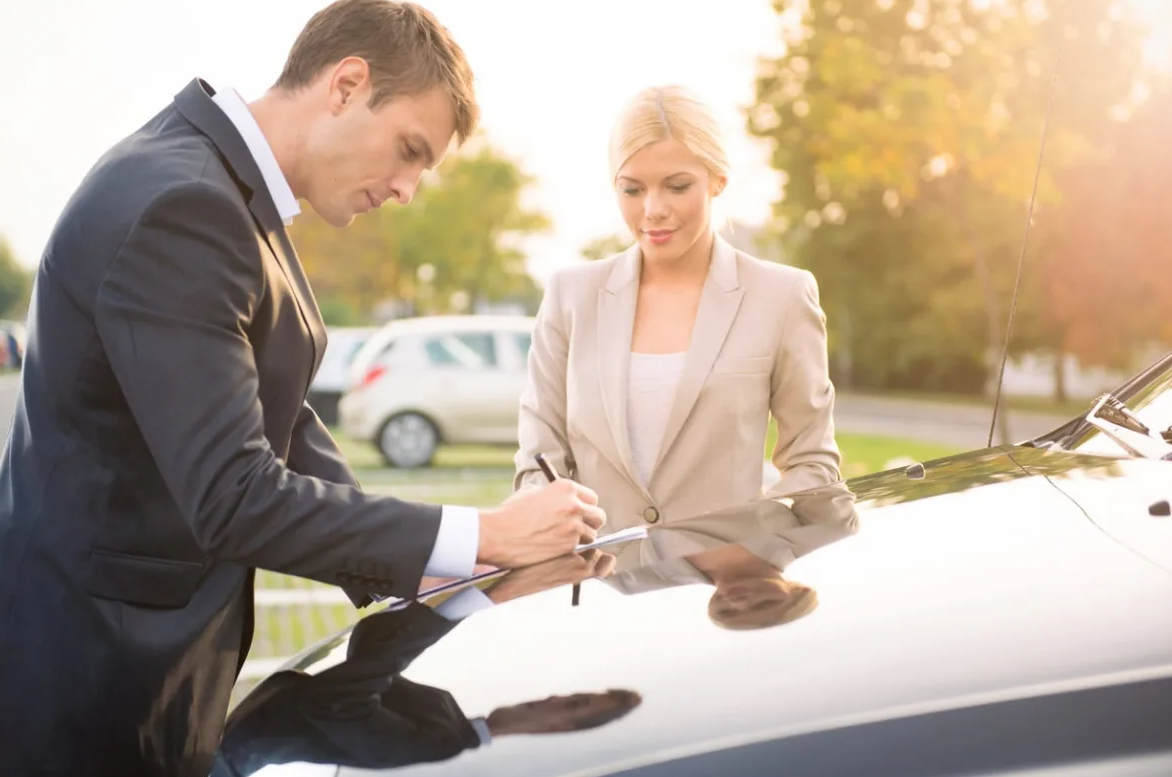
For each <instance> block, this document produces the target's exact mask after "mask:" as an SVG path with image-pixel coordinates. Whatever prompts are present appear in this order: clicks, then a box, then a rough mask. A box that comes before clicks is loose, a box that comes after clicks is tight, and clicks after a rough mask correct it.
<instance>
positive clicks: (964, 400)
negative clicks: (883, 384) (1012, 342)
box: [844, 391, 1092, 418]
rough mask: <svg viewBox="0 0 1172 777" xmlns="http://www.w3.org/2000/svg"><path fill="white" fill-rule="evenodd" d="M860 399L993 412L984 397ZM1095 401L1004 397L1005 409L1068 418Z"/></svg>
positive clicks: (888, 394) (918, 394)
mask: <svg viewBox="0 0 1172 777" xmlns="http://www.w3.org/2000/svg"><path fill="white" fill-rule="evenodd" d="M844 393H845V392H844ZM859 396H875V397H879V398H882V399H910V400H913V401H916V402H941V403H944V404H948V405H965V406H969V407H982V408H987V409H989V410H992V408H993V399H992V398H991V397H984V396H982V395H980V394H945V393H936V392H928V391H885V392H883V393H882V394H868V393H866V392H862V393H860V394H859ZM1091 402H1092V400H1091V399H1068V400H1066V401H1065V402H1058V401H1055V400H1053V399H1050V398H1048V397H1026V396H1002V397H1001V403H1002V407H1003V408H1009V409H1010V410H1011V411H1012V410H1019V411H1021V412H1026V413H1047V414H1050V415H1058V416H1063V417H1068V418H1073V417H1074V416H1078V415H1082V414H1083V413H1085V412H1086V411H1087V409H1088V408H1089V407H1090V403H1091Z"/></svg>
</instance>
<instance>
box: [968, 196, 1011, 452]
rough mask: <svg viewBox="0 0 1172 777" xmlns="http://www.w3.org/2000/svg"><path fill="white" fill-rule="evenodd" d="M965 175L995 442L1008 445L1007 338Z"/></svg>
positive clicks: (969, 230)
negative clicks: (1000, 397)
mask: <svg viewBox="0 0 1172 777" xmlns="http://www.w3.org/2000/svg"><path fill="white" fill-rule="evenodd" d="M964 178H965V176H964V175H963V173H961V174H958V176H957V179H958V180H957V183H958V186H957V187H956V192H957V198H956V199H957V206H958V207H957V211H958V213H959V214H960V221H961V226H962V228H963V229H964V233H965V236H966V238H967V239H968V244H969V250H970V251H971V252H972V256H973V269H974V270H975V271H976V273H977V280H978V282H980V284H981V292H982V295H983V296H984V298H985V322H986V325H987V327H988V338H989V349H988V355H987V356H986V357H985V364H986V368H985V369H986V372H985V396H987V397H989V398H991V399H993V400H994V407H993V412H994V413H996V415H997V438H996V439H994V440H993V444H995V445H1004V444H1007V443H1009V442H1010V439H1011V438H1010V435H1009V411H1008V408H1006V407H1005V404H1004V401H1001V402H998V401H997V384H998V383H999V382H1000V378H1001V359H1002V354H1003V353H1004V350H1005V340H1004V338H1003V337H1002V334H1001V327H1002V325H1003V324H1002V321H1001V311H1000V305H998V304H997V293H996V291H995V290H994V288H993V275H992V273H991V272H990V270H989V260H988V256H987V254H986V252H985V246H984V244H983V243H982V242H981V240H980V238H979V237H978V236H977V232H976V228H975V225H974V224H973V220H972V218H971V215H970V213H969V208H968V202H967V200H966V199H965V192H964V188H963V185H960V184H962V182H963V180H964Z"/></svg>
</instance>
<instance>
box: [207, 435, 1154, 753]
mask: <svg viewBox="0 0 1172 777" xmlns="http://www.w3.org/2000/svg"><path fill="white" fill-rule="evenodd" d="M1015 459H1017V460H1018V461H1015ZM1019 461H1021V462H1022V463H1025V464H1026V466H1024V467H1023V466H1019V463H1018V462H1019ZM1072 470H1077V471H1078V472H1079V473H1081V475H1082V476H1083V477H1085V478H1098V479H1101V480H1102V481H1103V483H1104V486H1105V487H1125V485H1126V483H1125V481H1126V472H1125V468H1124V467H1122V466H1121V465H1120V463H1119V462H1116V461H1113V460H1109V459H1094V460H1091V459H1088V458H1087V457H1073V456H1068V455H1065V454H1060V453H1044V452H1042V451H1034V450H1031V449H1013V451H1012V454H1010V453H1007V452H1006V451H1005V450H999V449H994V450H989V451H983V452H978V453H974V454H968V455H963V456H958V457H952V458H949V459H943V460H940V461H937V462H929V463H928V465H927V466H926V473H925V477H923V478H922V479H913V478H909V477H908V475H906V474H905V473H904V472H903V471H902V470H896V471H892V472H887V473H880V474H877V475H874V476H869V477H865V478H859V479H856V480H852V481H848V482H846V483H839V484H835V485H833V486H830V487H827V488H822V489H816V490H812V491H807V492H803V493H799V494H792V495H788V496H786V495H772V496H771V497H770V498H767V499H762V500H761V501H759V502H755V503H753V504H749V505H743V506H738V507H733V508H729V509H726V510H721V511H719V512H716V513H709V514H706V515H703V516H699V517H697V518H694V519H690V520H687V521H680V522H676V523H674V524H666V525H664V526H662V527H655V528H652V529H650V530H649V532H648V536H647V538H646V539H643V540H635V541H631V542H627V543H623V544H618V545H614V546H609V547H607V548H605V549H604V550H606V551H608V552H610V553H613V555H614V559H613V561H608V560H604V561H605V563H600V556H599V554H598V552H597V551H596V552H594V553H593V554H591V558H590V559H587V560H584V559H582V558H580V557H577V556H571V557H564V558H563V559H560V560H558V559H555V560H554V561H552V562H546V563H545V564H542V565H536V566H534V567H529V568H526V569H524V570H515V571H512V572H508V573H504V572H502V573H500V574H498V575H495V576H493V577H492V578H490V579H485V580H481V581H479V582H477V583H476V586H477V588H478V589H480V593H475V592H473V593H472V594H471V595H472V596H480V595H481V594H484V595H485V596H496V597H497V599H499V601H497V600H494V601H492V602H491V603H490V605H489V606H484V607H482V608H481V609H479V610H478V611H476V612H475V613H474V614H471V615H468V616H467V617H464V618H463V619H462V620H459V619H451V618H450V617H449V616H445V615H444V614H443V613H442V611H443V606H442V601H450V599H449V597H455V596H460V595H461V593H466V592H467V591H468V589H469V588H471V584H470V585H469V586H468V587H466V588H465V589H463V591H462V592H461V591H458V592H448V593H445V594H444V595H443V596H437V597H432V598H431V599H428V600H426V601H425V603H419V602H411V603H400V604H397V605H392V606H391V607H389V608H388V609H387V610H384V611H382V612H379V613H376V614H373V615H371V616H369V617H367V618H365V619H364V620H362V621H361V622H360V623H359V624H357V625H356V626H355V627H354V629H353V630H352V631H350V632H345V633H343V634H340V635H338V636H337V637H335V638H334V639H332V640H329V641H327V642H325V643H323V644H322V645H319V646H317V647H316V648H315V649H313V650H310V651H307V652H306V653H304V654H303V655H302V656H300V657H298V659H297V660H295V661H293V662H291V663H290V665H289V666H288V667H287V669H286V670H284V671H281V672H278V673H276V674H275V675H273V676H271V677H269V678H267V679H266V680H265V681H264V682H263V683H261V684H260V685H259V686H258V687H257V688H256V689H255V690H254V691H253V693H252V694H250V695H249V696H248V697H247V698H246V699H245V700H244V701H243V702H242V703H241V704H240V705H239V706H238V707H237V709H236V710H234V712H233V714H232V716H231V717H230V719H229V722H228V726H227V730H226V735H225V739H224V743H223V746H222V748H221V751H220V753H219V754H218V761H217V771H216V772H214V774H218V775H219V774H222V775H229V774H231V775H241V776H242V775H250V774H254V773H256V772H257V771H258V770H261V769H264V774H265V775H273V774H276V775H293V774H302V773H306V772H303V771H302V769H304V768H305V767H304V766H303V765H304V764H325V765H341V766H346V767H353V768H359V769H382V770H388V771H393V773H394V774H396V775H399V774H412V775H414V774H417V773H421V774H422V773H427V774H433V773H443V774H461V775H500V774H509V775H517V776H520V775H560V774H567V775H568V774H578V773H580V774H608V773H611V771H613V770H618V769H619V768H620V767H621V766H622V765H624V764H628V765H629V764H633V763H637V762H640V761H644V760H647V759H651V760H655V759H656V758H660V757H664V756H665V755H666V754H673V753H675V754H678V753H680V752H686V751H689V750H697V749H699V750H707V749H715V748H719V747H724V746H728V745H730V744H735V743H737V742H741V741H745V740H746V738H748V739H752V738H754V737H758V738H760V737H785V736H796V735H798V734H802V733H808V732H811V731H819V730H827V729H832V728H835V727H840V726H844V725H848V724H851V725H853V724H858V723H861V722H866V721H875V720H883V719H887V718H893V717H898V716H904V715H910V714H913V713H915V714H921V713H923V712H925V711H930V710H945V709H956V708H962V707H966V706H969V705H974V704H978V703H986V702H988V701H989V700H991V699H999V698H1012V697H1013V696H1015V695H1019V694H1023V693H1025V692H1026V691H1025V690H1024V689H1032V690H1030V693H1040V692H1049V691H1053V692H1058V691H1061V690H1064V689H1069V688H1071V687H1075V686H1077V687H1091V686H1095V685H1096V684H1105V683H1108V682H1114V681H1116V680H1118V679H1119V678H1126V677H1149V676H1153V675H1157V676H1162V675H1163V674H1172V666H1170V664H1172V659H1170V656H1169V645H1172V607H1169V606H1167V605H1168V602H1169V600H1170V599H1172V576H1169V575H1168V574H1167V573H1166V572H1165V571H1163V570H1160V569H1158V568H1156V567H1155V566H1154V565H1152V564H1149V563H1145V562H1144V561H1143V560H1142V559H1140V558H1138V557H1137V556H1136V555H1135V554H1133V553H1131V552H1129V551H1128V550H1127V549H1125V548H1123V547H1122V546H1120V545H1119V544H1118V543H1115V542H1112V541H1111V540H1110V539H1109V538H1107V537H1105V535H1104V534H1103V532H1101V531H1100V530H1098V529H1097V528H1096V526H1095V525H1094V524H1093V523H1091V522H1090V521H1088V520H1087V519H1086V517H1085V516H1084V515H1082V513H1081V512H1080V510H1079V508H1078V506H1077V505H1076V504H1074V503H1073V502H1072V501H1071V500H1070V499H1068V498H1067V497H1066V496H1064V495H1063V494H1062V493H1061V492H1059V491H1058V490H1057V489H1055V488H1054V487H1053V485H1051V483H1050V482H1049V479H1050V478H1051V477H1054V476H1058V475H1062V474H1068V473H1069V472H1071V471H1072ZM611 564H613V568H612V567H611V566H610V565H611ZM574 583H579V584H580V585H581V597H580V601H579V603H578V604H577V606H572V605H571V586H572V585H573V584H574ZM282 764H285V765H287V766H285V767H281V766H280V765H282ZM286 770H287V771H286ZM308 773H313V772H308ZM343 773H345V772H343Z"/></svg>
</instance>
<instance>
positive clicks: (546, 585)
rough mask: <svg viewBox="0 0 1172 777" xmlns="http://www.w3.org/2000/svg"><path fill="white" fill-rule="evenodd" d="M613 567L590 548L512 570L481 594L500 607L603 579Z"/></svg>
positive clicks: (605, 556) (612, 562) (611, 558)
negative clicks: (566, 587) (504, 604)
mask: <svg viewBox="0 0 1172 777" xmlns="http://www.w3.org/2000/svg"><path fill="white" fill-rule="evenodd" d="M614 566H615V557H614V556H612V555H610V554H609V553H603V552H602V551H601V550H599V549H598V548H591V549H590V550H587V551H583V552H582V553H570V554H569V555H566V556H560V557H558V558H555V559H551V560H549V561H544V562H542V563H540V564H534V565H533V566H530V567H524V568H522V569H516V570H513V571H512V572H509V573H508V574H507V575H505V576H504V577H502V578H501V579H500V580H498V581H496V582H495V583H493V584H492V585H490V586H489V587H488V588H486V589H485V591H484V593H486V594H487V595H488V598H489V599H492V601H493V603H494V604H502V603H504V602H507V601H509V600H510V599H519V598H520V597H522V596H528V595H530V594H535V593H540V592H541V591H546V590H548V589H550V588H557V587H558V586H562V585H571V584H573V583H581V582H582V581H583V580H585V579H587V578H591V577H606V576H608V575H610V574H611V573H612V572H614Z"/></svg>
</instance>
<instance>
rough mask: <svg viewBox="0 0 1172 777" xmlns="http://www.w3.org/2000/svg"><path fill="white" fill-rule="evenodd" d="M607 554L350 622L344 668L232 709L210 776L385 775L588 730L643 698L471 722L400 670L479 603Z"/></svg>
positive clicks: (602, 564)
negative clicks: (335, 769) (285, 770)
mask: <svg viewBox="0 0 1172 777" xmlns="http://www.w3.org/2000/svg"><path fill="white" fill-rule="evenodd" d="M612 563H613V557H610V556H607V555H606V554H602V553H599V552H598V551H592V552H590V553H588V554H580V555H571V556H566V557H561V558H558V559H553V560H551V561H547V562H543V563H542V564H537V565H534V566H531V567H526V568H525V569H520V570H516V571H514V572H509V573H507V574H505V575H503V576H502V577H501V578H500V579H498V580H497V581H495V582H494V583H493V584H492V585H490V586H488V587H487V589H486V590H485V591H481V590H479V589H477V588H475V587H471V586H470V587H469V588H467V589H465V590H464V591H461V592H460V593H459V594H457V595H456V596H454V597H452V598H450V599H448V600H447V601H445V602H443V603H441V604H440V605H438V606H437V607H435V608H430V607H427V606H425V605H422V604H419V603H417V602H409V603H407V604H406V605H405V606H396V607H393V608H391V609H387V610H384V611H382V612H379V613H375V614H374V615H371V616H369V617H367V618H364V619H363V620H361V621H359V623H358V624H357V625H355V627H354V629H353V631H352V632H351V634H350V639H349V644H348V646H347V656H346V660H345V661H343V662H342V663H340V664H338V665H336V666H331V667H329V668H328V669H325V670H324V671H322V672H320V673H318V674H315V675H309V674H306V673H304V672H301V671H297V670H292V671H282V672H278V673H277V674H275V675H273V676H271V677H269V678H267V679H266V680H265V681H264V682H263V683H261V684H260V685H259V686H258V687H257V688H256V689H255V690H253V692H252V693H251V694H249V695H248V697H247V698H245V699H244V701H243V702H241V704H240V705H239V706H238V707H237V708H236V709H235V710H233V712H232V714H231V716H230V717H229V720H228V723H227V725H226V727H225V734H224V738H223V740H222V742H221V745H220V749H219V751H218V752H217V753H216V761H215V767H214V768H213V771H212V775H211V777H247V775H250V774H253V773H255V772H256V771H258V770H260V769H262V768H264V767H265V766H268V765H271V764H282V763H293V762H305V763H318V764H330V765H337V766H350V767H355V768H361V769H386V768H394V767H398V766H405V765H408V764H414V763H421V762H427V761H439V760H445V759H448V758H452V757H454V756H456V755H458V754H459V753H461V752H463V751H464V750H467V749H474V748H477V747H481V746H484V745H487V744H489V743H491V742H492V741H493V740H495V739H497V738H499V737H502V736H508V735H510V734H545V733H555V732H565V731H579V730H584V729H589V728H596V727H598V726H602V725H605V724H607V723H610V722H611V721H614V720H617V719H619V718H621V717H623V716H624V715H626V714H627V713H628V712H630V711H631V710H632V709H634V708H635V707H637V706H638V705H639V704H640V703H641V702H642V699H641V698H640V697H639V695H638V694H637V693H635V692H633V691H626V690H610V691H606V692H603V693H575V694H571V695H569V696H552V697H549V698H546V699H537V700H534V701H529V702H524V703H522V704H516V705H512V706H508V707H501V708H498V709H496V710H493V711H492V712H491V713H489V715H488V716H486V717H484V718H472V719H469V718H468V717H466V716H465V715H464V713H463V712H462V711H461V709H460V707H459V705H458V704H457V703H456V700H455V699H454V698H453V697H452V695H451V694H450V693H448V692H447V691H445V690H443V689H442V688H435V687H432V686H428V685H423V684H420V683H416V682H413V681H410V680H407V679H406V678H404V677H402V674H401V673H402V672H404V671H405V670H406V669H407V667H408V666H409V665H410V664H411V663H412V662H413V661H414V660H415V659H416V658H417V657H418V656H419V655H420V654H421V653H423V651H425V650H427V649H428V648H429V647H431V646H432V645H433V644H435V643H436V642H438V641H439V640H440V639H442V638H443V637H444V636H445V635H447V634H448V633H449V632H450V631H451V630H452V629H454V628H455V627H456V626H457V624H458V623H459V621H460V620H462V619H463V618H465V617H468V616H469V615H471V614H472V613H474V612H476V611H477V610H478V609H479V608H481V607H482V606H488V605H490V604H495V603H500V602H502V601H505V600H508V599H512V598H516V597H518V596H525V595H529V594H532V593H536V592H538V591H540V590H545V588H548V587H551V586H556V585H563V584H566V583H570V582H577V581H580V580H581V579H583V577H588V576H593V575H595V574H606V573H609V571H610V568H611V564H612Z"/></svg>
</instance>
